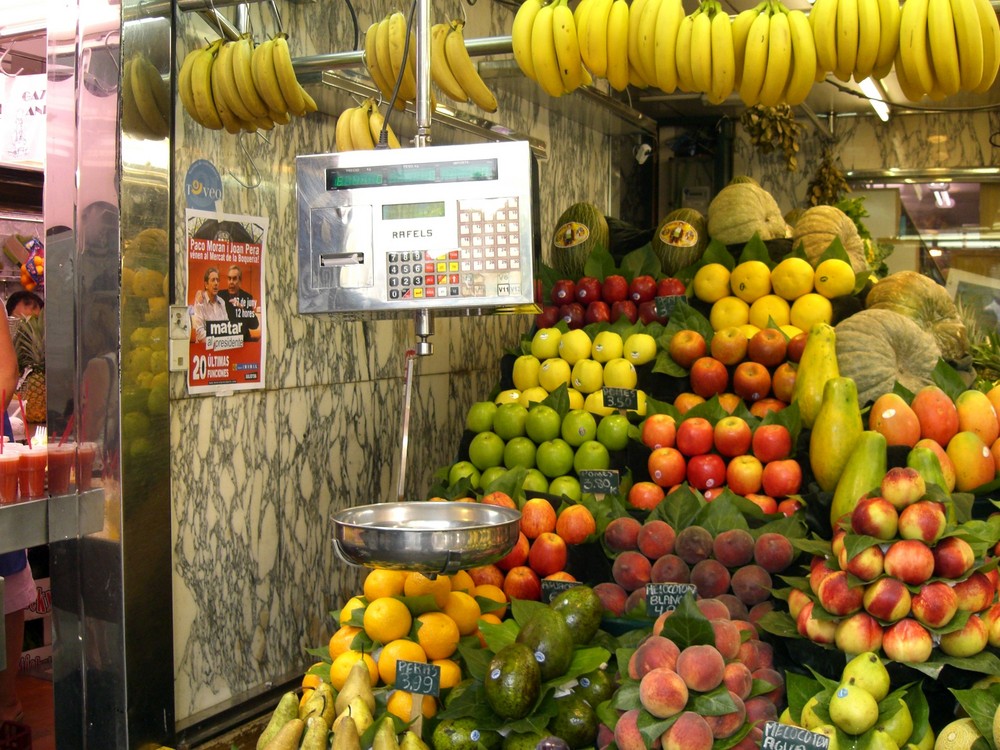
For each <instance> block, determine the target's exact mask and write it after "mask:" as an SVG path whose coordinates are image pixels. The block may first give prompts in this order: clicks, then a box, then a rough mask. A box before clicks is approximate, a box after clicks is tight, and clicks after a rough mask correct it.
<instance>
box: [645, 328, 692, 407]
mask: <svg viewBox="0 0 1000 750" xmlns="http://www.w3.org/2000/svg"><path fill="white" fill-rule="evenodd" d="M657 345H658V346H659V343H657ZM653 372H657V373H660V374H662V375H669V376H670V377H672V378H685V377H687V374H688V371H687V370H685V369H684V368H683V367H681V366H680V365H679V364H677V363H676V362H674V360H673V359H671V357H670V355H669V354H668V353H667V350H666V349H664V348H663V347H659V351H658V352H657V353H656V361H655V362H654V363H653ZM647 398H648V397H647ZM646 408H647V412H648V409H649V407H648V406H647V407H646Z"/></svg>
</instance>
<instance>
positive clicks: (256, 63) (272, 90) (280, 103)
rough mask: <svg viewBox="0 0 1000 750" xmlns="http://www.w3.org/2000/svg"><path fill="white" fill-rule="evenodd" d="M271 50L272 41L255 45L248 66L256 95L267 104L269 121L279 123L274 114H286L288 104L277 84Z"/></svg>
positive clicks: (272, 47)
mask: <svg viewBox="0 0 1000 750" xmlns="http://www.w3.org/2000/svg"><path fill="white" fill-rule="evenodd" d="M273 49H274V40H273V39H268V40H267V41H265V42H262V43H261V44H259V45H257V48H256V49H255V50H254V51H253V57H252V58H251V59H250V64H251V70H252V71H253V83H254V86H256V87H257V93H258V94H260V98H261V99H263V100H264V102H265V103H266V104H267V109H268V114H269V116H270V117H271V119H272V120H274V121H275V122H280V121H279V120H278V119H277V118H276V117H275V116H274V115H275V113H277V114H279V115H286V114H288V104H287V103H286V102H285V97H283V96H282V95H281V85H280V84H279V83H278V75H277V73H276V72H275V70H274V54H273Z"/></svg>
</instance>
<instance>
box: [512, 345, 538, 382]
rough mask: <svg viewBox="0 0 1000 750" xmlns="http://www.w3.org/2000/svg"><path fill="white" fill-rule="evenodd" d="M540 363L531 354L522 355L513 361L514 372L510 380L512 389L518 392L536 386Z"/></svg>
mask: <svg viewBox="0 0 1000 750" xmlns="http://www.w3.org/2000/svg"><path fill="white" fill-rule="evenodd" d="M541 366H542V363H541V361H540V360H539V359H538V357H536V356H534V355H532V354H522V355H521V356H520V357H518V358H517V359H515V360H514V371H513V373H512V378H513V380H514V387H515V388H517V389H518V390H519V391H523V390H524V389H526V388H534V387H535V386H537V385H538V370H539V369H541Z"/></svg>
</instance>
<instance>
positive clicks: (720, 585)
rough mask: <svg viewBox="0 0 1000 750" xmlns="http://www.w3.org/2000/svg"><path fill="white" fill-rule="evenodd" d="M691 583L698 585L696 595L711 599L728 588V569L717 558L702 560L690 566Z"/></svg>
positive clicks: (727, 612)
mask: <svg viewBox="0 0 1000 750" xmlns="http://www.w3.org/2000/svg"><path fill="white" fill-rule="evenodd" d="M691 583H693V584H694V585H695V586H697V587H698V596H700V597H703V598H705V599H711V598H713V597H716V596H718V595H719V594H724V593H726V592H727V591H728V590H729V570H728V569H727V568H726V566H725V565H723V564H722V563H720V562H719V561H718V560H713V559H712V558H708V559H707V560H702V561H701V562H699V563H697V564H696V565H695V566H694V567H693V568H691ZM723 606H725V605H723ZM726 614H727V615H728V614H729V611H728V610H726Z"/></svg>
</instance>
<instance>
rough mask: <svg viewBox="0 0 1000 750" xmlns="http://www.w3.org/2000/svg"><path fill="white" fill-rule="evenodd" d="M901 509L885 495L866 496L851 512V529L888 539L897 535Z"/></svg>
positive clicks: (866, 534)
mask: <svg viewBox="0 0 1000 750" xmlns="http://www.w3.org/2000/svg"><path fill="white" fill-rule="evenodd" d="M898 525H899V511H897V510H896V507H895V506H894V505H893V504H892V503H890V502H889V501H888V500H886V499H885V498H884V497H879V496H875V497H865V498H862V499H861V500H859V501H858V504H857V505H855V506H854V510H853V511H852V512H851V529H852V530H853V531H854V533H855V534H864V535H865V536H873V537H875V538H876V539H881V540H882V541H888V540H889V539H892V538H893V537H895V536H896V530H897V527H898Z"/></svg>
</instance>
